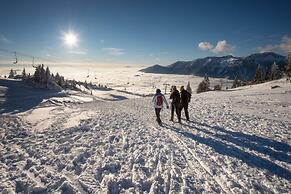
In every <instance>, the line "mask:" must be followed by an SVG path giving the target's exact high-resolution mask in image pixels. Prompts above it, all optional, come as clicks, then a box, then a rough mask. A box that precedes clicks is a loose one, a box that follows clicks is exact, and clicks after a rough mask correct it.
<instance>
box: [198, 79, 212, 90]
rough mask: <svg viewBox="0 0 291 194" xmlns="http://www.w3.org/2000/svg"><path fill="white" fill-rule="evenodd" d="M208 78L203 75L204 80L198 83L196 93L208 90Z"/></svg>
mask: <svg viewBox="0 0 291 194" xmlns="http://www.w3.org/2000/svg"><path fill="white" fill-rule="evenodd" d="M209 85H210V82H209V78H208V77H207V76H205V77H204V80H203V81H202V82H200V83H199V85H198V88H197V90H196V92H197V93H201V92H207V91H209V90H210V89H209Z"/></svg>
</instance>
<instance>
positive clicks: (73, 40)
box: [63, 32, 79, 47]
mask: <svg viewBox="0 0 291 194" xmlns="http://www.w3.org/2000/svg"><path fill="white" fill-rule="evenodd" d="M63 40H64V43H65V44H66V45H67V46H69V47H75V46H77V43H78V41H79V40H78V36H77V35H76V34H75V33H73V32H67V33H64V34H63Z"/></svg>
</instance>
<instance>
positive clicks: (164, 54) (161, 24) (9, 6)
mask: <svg viewBox="0 0 291 194" xmlns="http://www.w3.org/2000/svg"><path fill="white" fill-rule="evenodd" d="M0 5H1V6H0V49H6V50H11V51H17V52H22V53H25V54H29V55H34V56H37V57H41V58H44V59H49V60H51V61H55V62H62V63H66V64H70V63H76V64H96V65H100V64H116V65H137V66H138V65H152V64H156V63H158V64H162V65H168V64H170V63H172V62H175V61H177V60H192V59H195V58H200V57H205V56H222V55H227V54H233V55H236V56H246V55H248V54H250V53H255V52H263V51H275V52H278V53H280V54H286V53H287V52H288V51H291V25H290V18H291V12H290V10H289V9H290V6H291V2H289V1H284V0H276V1H275V0H273V1H271V0H236V1H233V0H220V1H218V0H212V1H210V0H204V1H202V0H201V1H194V0H192V1H190V0H176V1H171V0H168V1H166V0H104V1H101V0H96V1H93V0H71V1H69V0H66V1H65V0H25V1H23V0H18V1H17V0H0ZM69 32H71V33H73V34H74V35H75V36H76V37H77V39H78V41H77V43H76V45H74V46H73V47H70V46H68V45H66V44H65V43H64V34H66V33H69ZM7 55H9V54H8V53H7V52H6V54H4V53H3V51H2V54H1V50H0V57H1V56H2V59H3V58H5V57H7ZM9 57H10V56H9ZM23 60H30V59H23Z"/></svg>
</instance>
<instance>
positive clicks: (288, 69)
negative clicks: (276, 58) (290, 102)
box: [285, 53, 291, 81]
mask: <svg viewBox="0 0 291 194" xmlns="http://www.w3.org/2000/svg"><path fill="white" fill-rule="evenodd" d="M285 75H286V77H287V79H290V78H291V53H289V54H288V60H287V64H286V66H285ZM290 81H291V80H290Z"/></svg>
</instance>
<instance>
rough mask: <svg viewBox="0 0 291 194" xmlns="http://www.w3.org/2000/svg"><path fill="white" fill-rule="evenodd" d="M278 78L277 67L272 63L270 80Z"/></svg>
mask: <svg viewBox="0 0 291 194" xmlns="http://www.w3.org/2000/svg"><path fill="white" fill-rule="evenodd" d="M278 78H279V68H278V65H277V64H276V63H275V62H274V63H273V65H272V66H271V71H270V80H275V79H278Z"/></svg>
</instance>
